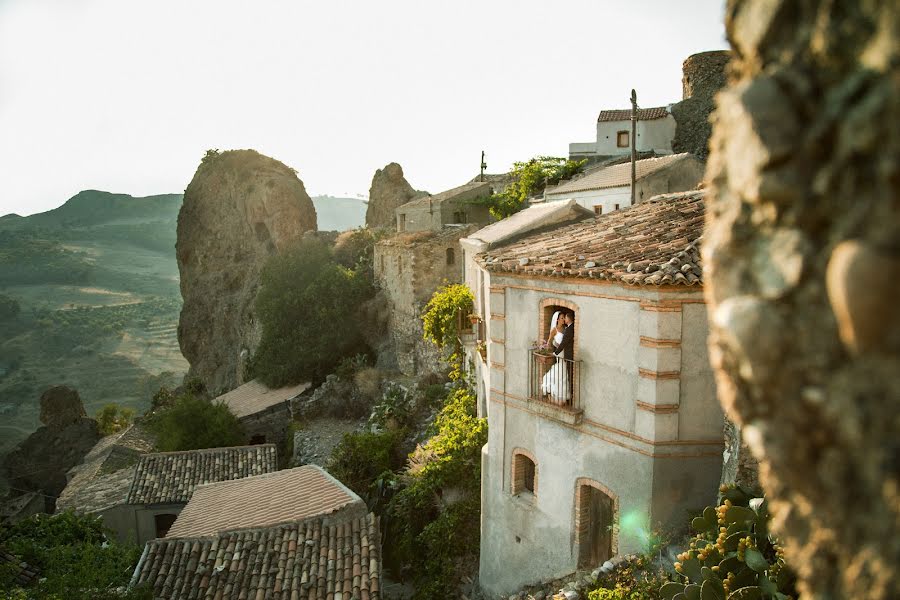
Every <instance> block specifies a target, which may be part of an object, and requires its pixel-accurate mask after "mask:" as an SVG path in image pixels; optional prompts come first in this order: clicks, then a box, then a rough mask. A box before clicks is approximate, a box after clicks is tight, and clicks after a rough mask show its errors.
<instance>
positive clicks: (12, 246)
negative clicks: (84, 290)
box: [0, 231, 94, 286]
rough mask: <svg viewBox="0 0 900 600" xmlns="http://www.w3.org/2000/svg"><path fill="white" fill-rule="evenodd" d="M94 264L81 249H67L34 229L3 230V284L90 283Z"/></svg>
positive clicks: (0, 243)
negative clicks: (76, 250) (33, 231)
mask: <svg viewBox="0 0 900 600" xmlns="http://www.w3.org/2000/svg"><path fill="white" fill-rule="evenodd" d="M93 273H94V267H93V265H92V264H91V263H90V262H89V261H88V260H87V258H86V256H85V255H84V254H83V253H81V252H73V251H72V250H66V249H65V248H63V246H62V245H61V244H59V243H58V242H57V241H54V240H45V239H40V238H38V237H36V235H35V234H34V233H32V232H20V231H0V286H5V285H34V284H46V283H60V284H86V283H88V282H90V280H91V277H92V275H93Z"/></svg>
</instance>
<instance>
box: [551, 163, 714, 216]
mask: <svg viewBox="0 0 900 600" xmlns="http://www.w3.org/2000/svg"><path fill="white" fill-rule="evenodd" d="M704 169H705V167H704V165H703V163H702V162H700V160H698V159H697V158H696V157H695V156H693V155H692V154H688V153H686V152H685V153H682V154H670V155H668V156H660V157H656V158H645V159H642V160H638V161H635V193H634V197H635V202H643V201H644V200H647V199H649V198H652V197H653V196H657V195H659V194H668V193H672V192H683V191H687V190H692V189H694V188H696V187H697V185H698V184H699V183H700V182H701V181H702V180H703V172H704ZM569 199H574V200H575V201H576V202H578V204H580V205H581V206H583V207H585V208H587V209H589V210H592V211H593V212H594V213H595V214H597V215H600V214H606V213H609V212H611V211H614V210H619V209H620V208H625V207H627V206H631V162H630V161H629V162H623V163H619V164H615V165H611V166H598V167H595V168H593V169H588V170H587V171H585V172H584V173H583V174H582V175H580V176H578V177H577V178H575V179H572V180H569V181H563V182H560V184H559V185H557V186H555V187H548V188H547V189H546V190H544V200H545V201H546V202H555V201H559V200H569Z"/></svg>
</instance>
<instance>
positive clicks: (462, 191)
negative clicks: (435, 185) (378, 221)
mask: <svg viewBox="0 0 900 600" xmlns="http://www.w3.org/2000/svg"><path fill="white" fill-rule="evenodd" d="M490 191H491V182H489V181H470V182H469V183H464V184H463V185H461V186H459V187H455V188H452V189H449V190H446V191H443V192H441V193H440V194H435V195H434V196H423V197H421V198H416V199H414V200H410V201H409V202H407V203H406V204H401V205H400V206H399V207H398V208H397V210H402V209H404V208H416V207H419V206H428V205H429V203H430V204H432V205H434V206H437V205H439V204H440V203H441V202H446V201H447V200H455V199H457V198H459V197H460V196H462V197H464V198H465V199H466V200H470V199H472V198H477V197H478V196H479V195H481V194H482V193H483V194H484V195H487V194H489V193H490Z"/></svg>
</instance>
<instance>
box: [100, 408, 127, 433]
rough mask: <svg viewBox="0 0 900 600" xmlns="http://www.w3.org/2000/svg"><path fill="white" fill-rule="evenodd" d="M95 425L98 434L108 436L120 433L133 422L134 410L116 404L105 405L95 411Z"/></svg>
mask: <svg viewBox="0 0 900 600" xmlns="http://www.w3.org/2000/svg"><path fill="white" fill-rule="evenodd" d="M96 419H97V425H98V426H99V427H100V433H102V434H103V435H110V434H112V433H116V432H119V431H122V430H123V429H125V428H126V427H128V426H129V425H131V422H132V421H133V420H134V409H132V408H128V407H127V406H119V405H118V404H114V403H113V404H107V405H106V406H104V407H103V408H101V409H100V410H99V411H97V417H96Z"/></svg>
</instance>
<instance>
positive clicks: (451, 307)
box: [422, 283, 475, 380]
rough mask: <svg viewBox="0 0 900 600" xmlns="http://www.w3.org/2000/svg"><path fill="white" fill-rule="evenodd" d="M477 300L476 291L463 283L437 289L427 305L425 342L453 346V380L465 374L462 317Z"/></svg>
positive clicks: (423, 321)
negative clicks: (463, 370) (473, 293)
mask: <svg viewBox="0 0 900 600" xmlns="http://www.w3.org/2000/svg"><path fill="white" fill-rule="evenodd" d="M474 301H475V297H474V296H473V295H472V290H470V289H469V288H468V287H466V285H465V284H462V283H454V284H448V285H444V286H442V287H440V288H438V289H437V291H435V292H434V294H433V295H432V296H431V299H430V300H428V304H426V305H425V310H424V311H423V313H422V327H423V329H424V330H425V339H426V340H428V341H429V342H432V343H433V344H435V345H436V346H437V347H438V348H445V347H446V346H448V345H450V346H451V347H452V348H453V352H452V354H451V355H450V356H449V358H448V359H447V362H448V363H449V364H450V368H451V370H450V378H451V379H454V380H455V379H458V378H459V377H460V376H461V375H462V358H463V354H462V348H461V347H460V343H459V338H458V337H457V336H458V335H459V325H458V323H459V315H460V314H463V315H465V314H467V313H470V312H471V311H472V306H473V303H474Z"/></svg>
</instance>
